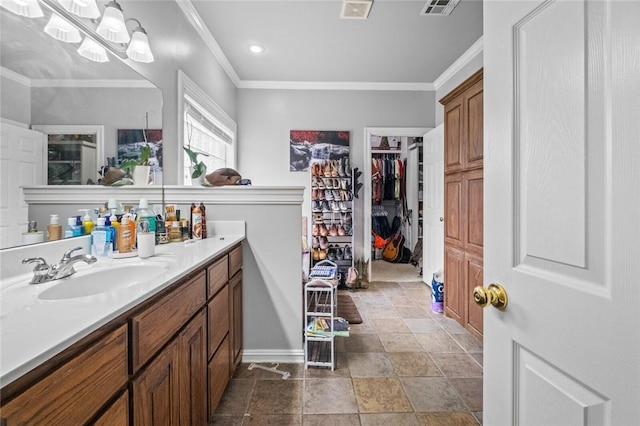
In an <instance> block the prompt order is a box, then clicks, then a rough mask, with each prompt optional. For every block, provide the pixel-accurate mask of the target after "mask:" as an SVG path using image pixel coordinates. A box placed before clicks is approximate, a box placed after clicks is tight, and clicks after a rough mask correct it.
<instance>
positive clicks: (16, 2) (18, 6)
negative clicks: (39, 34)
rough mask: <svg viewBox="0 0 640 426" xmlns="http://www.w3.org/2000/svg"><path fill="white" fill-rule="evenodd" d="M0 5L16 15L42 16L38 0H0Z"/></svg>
mask: <svg viewBox="0 0 640 426" xmlns="http://www.w3.org/2000/svg"><path fill="white" fill-rule="evenodd" d="M0 6H2V7H4V8H5V9H7V10H9V11H11V12H13V13H15V14H16V15H20V16H26V17H27V18H40V17H42V16H44V13H42V9H40V5H39V4H38V0H2V1H0Z"/></svg>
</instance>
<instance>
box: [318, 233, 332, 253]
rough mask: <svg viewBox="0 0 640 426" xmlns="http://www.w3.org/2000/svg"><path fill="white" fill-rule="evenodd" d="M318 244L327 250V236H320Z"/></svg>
mask: <svg viewBox="0 0 640 426" xmlns="http://www.w3.org/2000/svg"><path fill="white" fill-rule="evenodd" d="M318 245H319V246H320V248H321V249H322V250H326V249H328V248H329V240H328V239H327V237H325V236H322V237H319V238H318Z"/></svg>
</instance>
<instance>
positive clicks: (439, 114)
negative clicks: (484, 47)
mask: <svg viewBox="0 0 640 426" xmlns="http://www.w3.org/2000/svg"><path fill="white" fill-rule="evenodd" d="M483 62H484V59H483V54H482V51H480V52H479V53H478V54H477V55H475V56H474V57H473V58H472V59H470V60H469V62H467V63H466V64H465V65H464V66H462V67H460V69H459V70H458V71H456V72H455V73H454V74H452V76H451V77H450V78H449V79H447V80H446V81H444V82H442V83H441V84H440V85H439V86H438V87H437V89H436V95H435V125H436V126H437V125H438V124H441V123H442V122H443V121H444V107H443V106H442V104H441V103H440V99H442V98H443V97H445V96H446V95H447V94H448V93H449V92H451V91H452V90H453V89H455V88H456V87H458V86H459V85H460V84H461V83H462V82H463V81H465V80H466V79H467V78H469V77H470V76H471V75H472V74H473V73H475V72H476V71H478V70H479V69H480V68H482V65H483ZM434 127H435V126H434Z"/></svg>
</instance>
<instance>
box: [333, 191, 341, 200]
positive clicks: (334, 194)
mask: <svg viewBox="0 0 640 426" xmlns="http://www.w3.org/2000/svg"><path fill="white" fill-rule="evenodd" d="M331 196H332V197H333V200H334V201H340V199H341V198H340V191H339V190H337V189H334V190H332V191H331Z"/></svg>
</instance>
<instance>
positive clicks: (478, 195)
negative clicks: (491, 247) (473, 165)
mask: <svg viewBox="0 0 640 426" xmlns="http://www.w3.org/2000/svg"><path fill="white" fill-rule="evenodd" d="M463 181H464V182H463V189H462V190H463V194H464V203H463V204H464V206H465V209H464V219H463V223H464V226H465V230H464V233H463V235H464V248H465V250H467V251H472V252H474V253H475V254H478V255H482V247H483V240H482V239H483V232H482V221H483V214H482V212H483V210H482V208H483V201H482V200H483V177H482V169H476V170H472V171H470V172H465V173H464V179H463Z"/></svg>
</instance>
